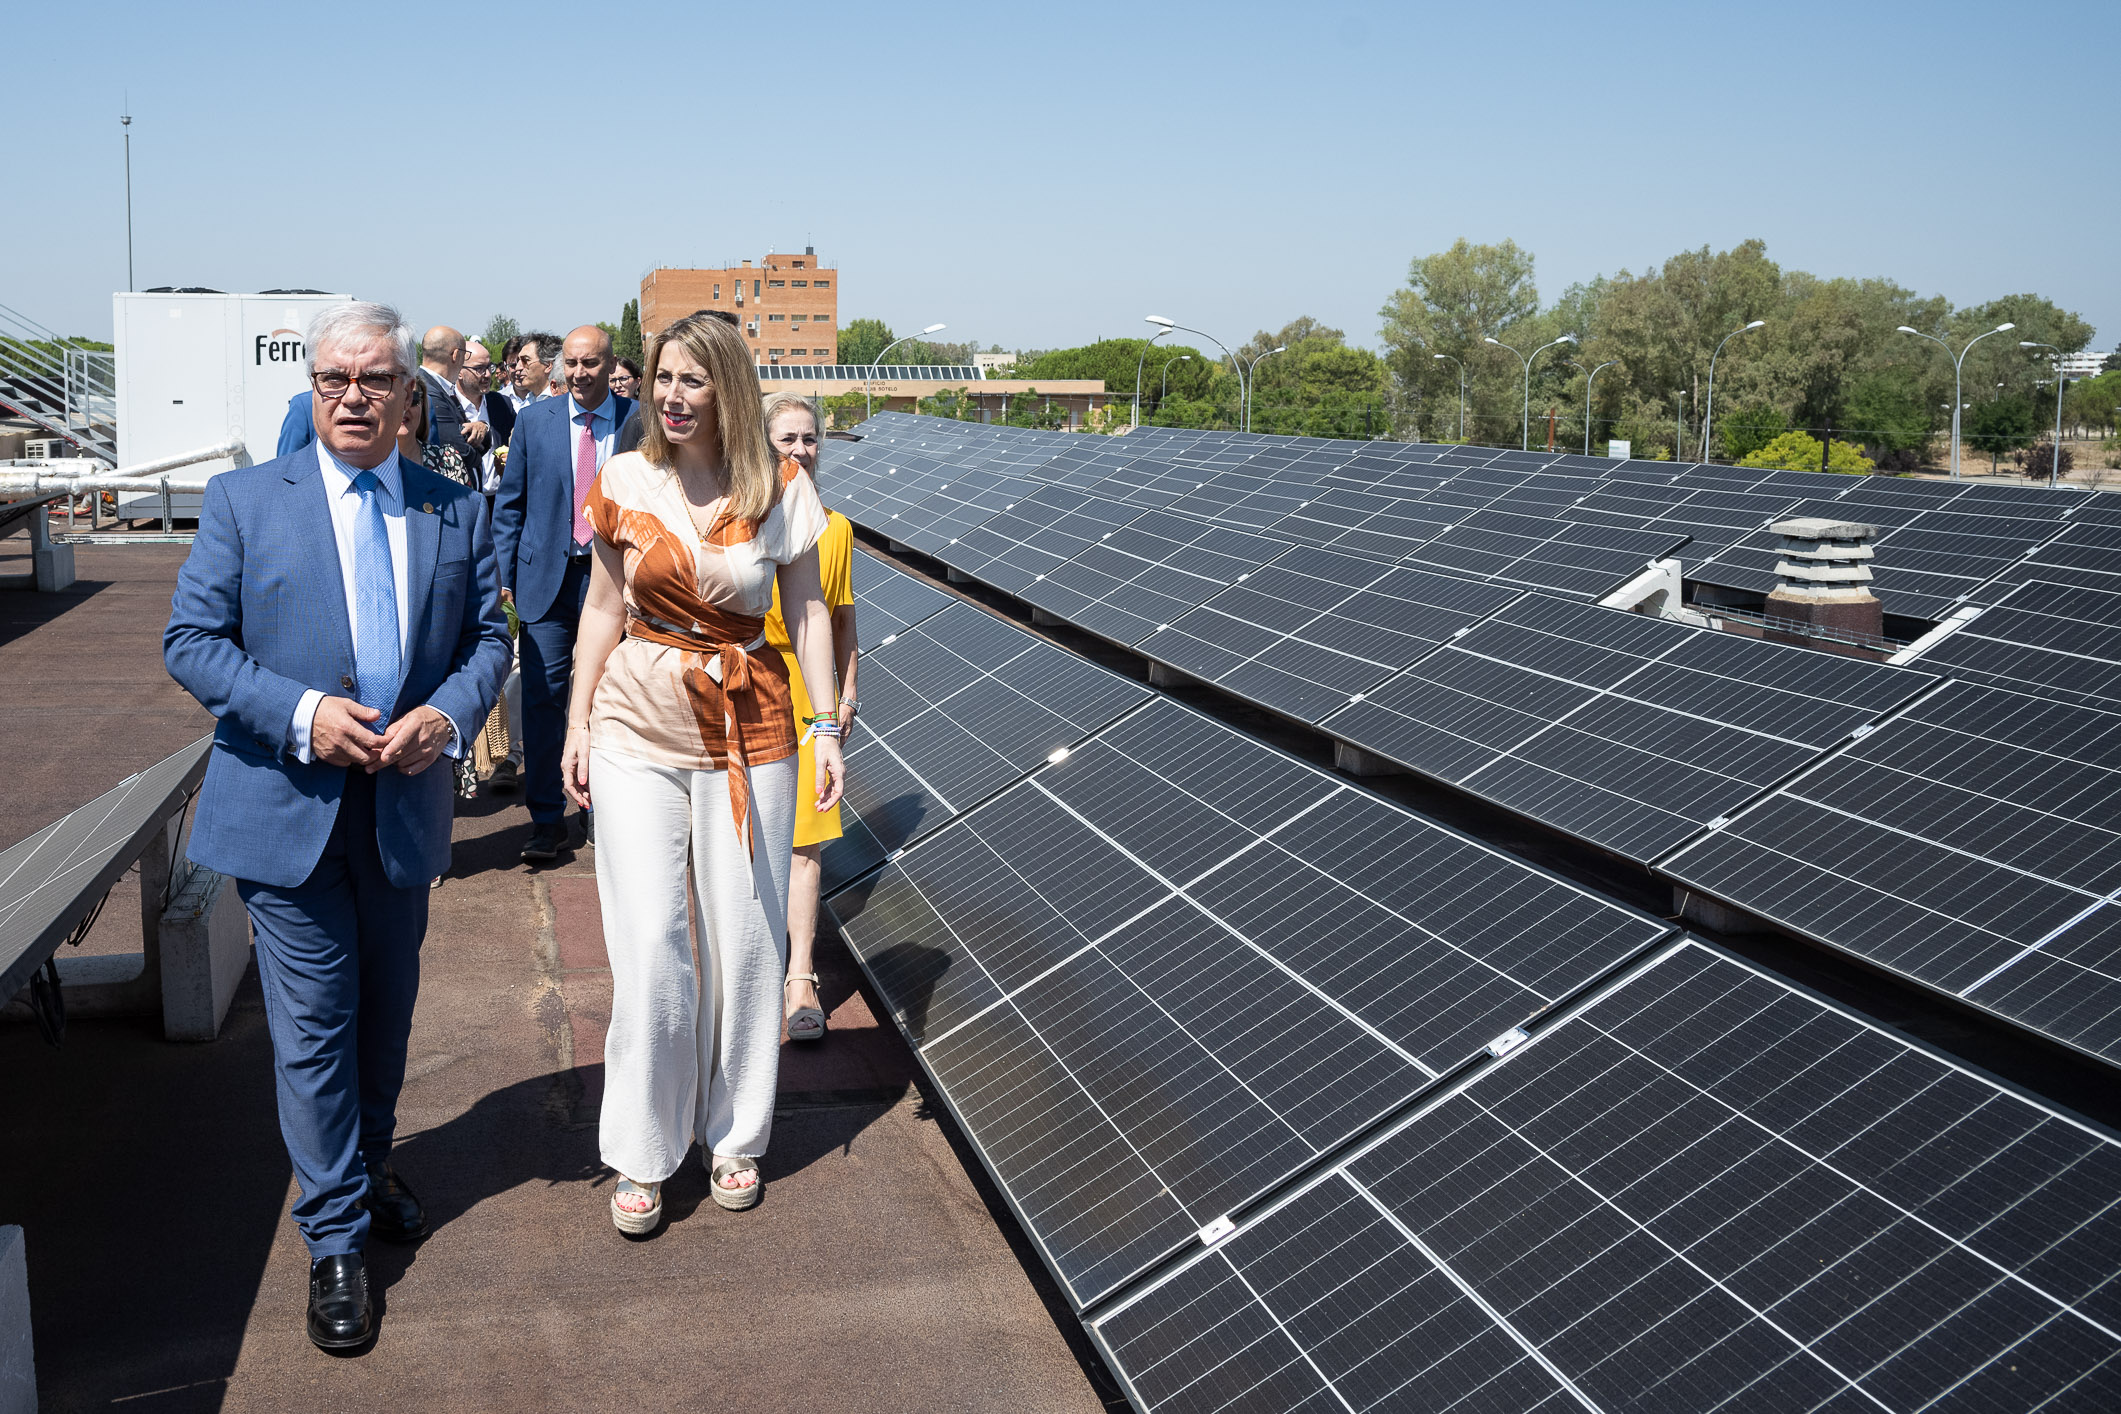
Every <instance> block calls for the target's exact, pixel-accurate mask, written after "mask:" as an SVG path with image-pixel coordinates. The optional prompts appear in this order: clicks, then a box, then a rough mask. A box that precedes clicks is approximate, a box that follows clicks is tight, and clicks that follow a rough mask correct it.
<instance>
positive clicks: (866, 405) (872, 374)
mask: <svg viewBox="0 0 2121 1414" xmlns="http://www.w3.org/2000/svg"><path fill="white" fill-rule="evenodd" d="M946 327H948V326H946V325H942V324H930V325H929V326H928V327H927V328H925V329H923V330H921V332H920V333H918V334H908V335H907V336H906V338H905V339H893V340H892V341H891V342H890V343H888V344H886V345H884V348H883V352H881V353H879V354H877V356H876V357H875V358H872V359H870V360H869V376H868V377H866V378H864V379H863V380H862V419H863V420H864V421H867V420H868V418H869V411H870V397H869V387H870V385H871V384H872V383H874V382H875V381H876V369H877V365H878V364H880V363H882V362H883V361H884V354H887V353H890V352H891V351H892V350H893V349H895V348H897V347H898V346H899V345H900V344H903V343H905V342H906V339H919V338H925V337H926V336H927V335H929V334H940V333H942V332H943V330H944V329H945V328H946Z"/></svg>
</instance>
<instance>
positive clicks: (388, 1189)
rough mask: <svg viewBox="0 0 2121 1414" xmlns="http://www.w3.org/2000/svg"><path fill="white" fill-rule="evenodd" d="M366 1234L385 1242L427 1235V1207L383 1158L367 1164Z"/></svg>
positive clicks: (407, 1239) (363, 1201)
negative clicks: (424, 1206)
mask: <svg viewBox="0 0 2121 1414" xmlns="http://www.w3.org/2000/svg"><path fill="white" fill-rule="evenodd" d="M361 1206H362V1207H364V1208H366V1209H368V1235H369V1236H371V1237H374V1238H377V1239H379V1240H381V1241H384V1242H418V1241H419V1240H420V1239H421V1238H423V1237H425V1236H426V1235H427V1210H426V1209H425V1208H422V1207H421V1206H420V1200H419V1199H417V1198H415V1197H413V1196H412V1190H411V1189H410V1188H407V1187H406V1186H405V1180H404V1179H402V1178H400V1177H398V1175H397V1171H396V1170H395V1169H393V1168H391V1166H390V1160H388V1159H385V1160H384V1161H383V1162H381V1163H379V1164H370V1165H369V1166H368V1196H367V1197H366V1198H364V1199H362V1200H361Z"/></svg>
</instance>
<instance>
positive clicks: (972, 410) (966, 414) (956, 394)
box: [915, 388, 980, 422]
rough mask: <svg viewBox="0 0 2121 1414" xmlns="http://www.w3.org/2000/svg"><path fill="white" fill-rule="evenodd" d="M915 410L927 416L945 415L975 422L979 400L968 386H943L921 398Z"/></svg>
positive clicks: (977, 418)
mask: <svg viewBox="0 0 2121 1414" xmlns="http://www.w3.org/2000/svg"><path fill="white" fill-rule="evenodd" d="M915 411H917V412H920V413H923V414H925V415H926V416H928V417H947V418H951V419H953V420H954V421H957V422H977V421H979V418H980V407H979V401H978V399H976V398H975V397H973V395H972V390H971V389H970V388H944V389H942V390H940V391H939V392H937V393H935V394H934V395H933V396H931V397H926V398H922V399H921V400H920V401H919V402H918V403H917V404H916V405H915Z"/></svg>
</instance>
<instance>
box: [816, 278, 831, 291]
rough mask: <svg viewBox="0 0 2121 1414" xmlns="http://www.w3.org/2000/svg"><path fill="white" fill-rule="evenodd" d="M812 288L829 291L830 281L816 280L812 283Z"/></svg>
mask: <svg viewBox="0 0 2121 1414" xmlns="http://www.w3.org/2000/svg"><path fill="white" fill-rule="evenodd" d="M812 288H814V289H820V290H829V289H831V288H832V282H831V281H830V280H818V281H815V282H814V283H813V285H812Z"/></svg>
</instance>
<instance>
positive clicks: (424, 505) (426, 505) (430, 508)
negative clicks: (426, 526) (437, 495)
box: [420, 501, 435, 515]
mask: <svg viewBox="0 0 2121 1414" xmlns="http://www.w3.org/2000/svg"><path fill="white" fill-rule="evenodd" d="M420 509H421V510H423V511H425V512H427V514H429V515H433V514H434V513H435V503H434V502H432V501H422V502H420Z"/></svg>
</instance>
